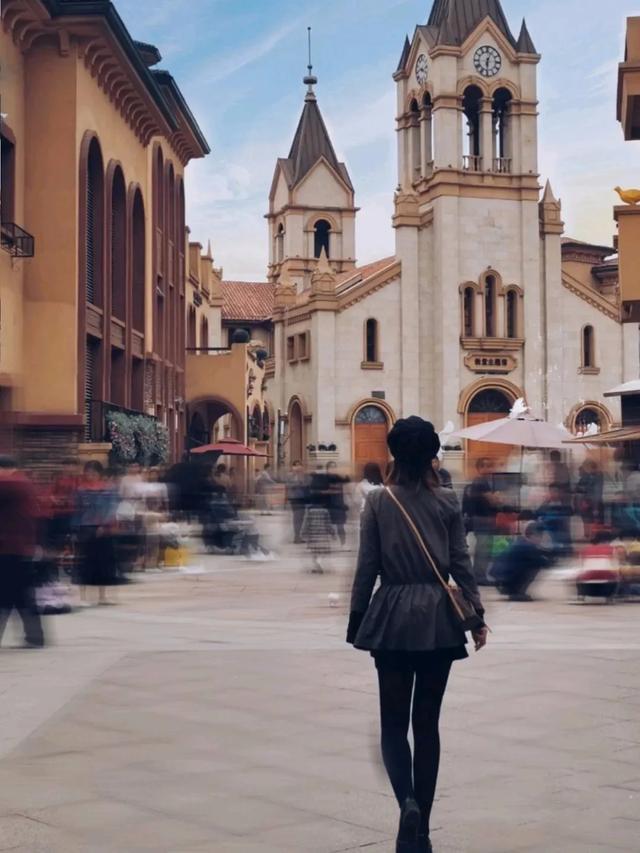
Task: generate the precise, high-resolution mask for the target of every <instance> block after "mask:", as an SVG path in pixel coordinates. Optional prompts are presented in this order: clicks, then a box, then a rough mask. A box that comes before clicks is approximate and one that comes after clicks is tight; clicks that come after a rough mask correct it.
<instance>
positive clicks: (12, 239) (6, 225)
mask: <svg viewBox="0 0 640 853" xmlns="http://www.w3.org/2000/svg"><path fill="white" fill-rule="evenodd" d="M0 247H2V248H3V249H4V250H5V252H9V254H10V255H11V256H12V257H14V258H32V257H33V256H34V254H35V240H34V238H33V237H32V236H31V234H29V233H28V232H27V231H25V230H24V228H21V227H20V226H19V225H16V223H15V222H3V223H2V225H0Z"/></svg>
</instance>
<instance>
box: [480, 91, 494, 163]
mask: <svg viewBox="0 0 640 853" xmlns="http://www.w3.org/2000/svg"><path fill="white" fill-rule="evenodd" d="M494 147H495V134H494V130H493V109H492V102H491V98H483V99H482V101H481V102H480V154H481V155H482V171H483V172H491V171H493V158H494V156H495V151H494Z"/></svg>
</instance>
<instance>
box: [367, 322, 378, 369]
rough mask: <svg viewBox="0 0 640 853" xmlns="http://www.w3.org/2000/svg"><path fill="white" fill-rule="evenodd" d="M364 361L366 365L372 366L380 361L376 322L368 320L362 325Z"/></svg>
mask: <svg viewBox="0 0 640 853" xmlns="http://www.w3.org/2000/svg"><path fill="white" fill-rule="evenodd" d="M364 338H365V340H364V346H365V351H364V360H365V361H366V362H367V363H368V364H374V363H376V362H379V361H380V352H379V348H378V321H377V320H374V319H373V318H370V319H368V320H367V322H366V323H365V324H364Z"/></svg>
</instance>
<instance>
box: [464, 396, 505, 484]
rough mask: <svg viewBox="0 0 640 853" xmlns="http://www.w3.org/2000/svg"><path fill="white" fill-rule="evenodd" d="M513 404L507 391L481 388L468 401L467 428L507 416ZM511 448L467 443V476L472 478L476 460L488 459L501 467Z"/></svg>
mask: <svg viewBox="0 0 640 853" xmlns="http://www.w3.org/2000/svg"><path fill="white" fill-rule="evenodd" d="M514 402H515V397H512V396H511V394H509V393H508V392H507V391H505V390H503V389H502V388H482V389H481V390H479V391H477V392H476V393H475V394H474V395H473V396H472V397H471V399H470V400H469V404H468V407H467V412H466V425H467V427H472V426H478V425H479V424H485V423H489V421H496V420H500V418H506V417H508V416H509V412H510V411H511V408H512V406H513V404H514ZM512 450H513V448H512V447H511V446H510V445H506V444H493V443H491V442H488V441H468V442H467V453H466V460H467V474H468V475H469V476H472V475H473V473H474V471H475V466H476V462H477V460H478V459H483V458H484V459H490V460H492V462H493V463H494V464H495V465H496V466H498V467H501V465H502V464H503V463H504V462H505V460H506V459H507V458H508V456H509V455H510V453H511V452H512Z"/></svg>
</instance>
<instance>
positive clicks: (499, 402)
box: [467, 388, 512, 415]
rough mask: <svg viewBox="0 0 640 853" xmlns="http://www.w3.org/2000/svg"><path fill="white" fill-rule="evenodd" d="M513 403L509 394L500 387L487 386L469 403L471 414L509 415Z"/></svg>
mask: <svg viewBox="0 0 640 853" xmlns="http://www.w3.org/2000/svg"><path fill="white" fill-rule="evenodd" d="M511 406H512V403H511V402H510V400H509V399H508V397H507V395H506V394H505V393H504V392H503V391H501V390H500V389H498V388H485V389H483V390H482V391H478V393H477V394H476V395H475V397H474V398H473V399H472V400H471V402H470V403H469V408H468V410H467V411H468V413H469V414H470V415H508V414H509V412H510V411H511Z"/></svg>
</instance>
